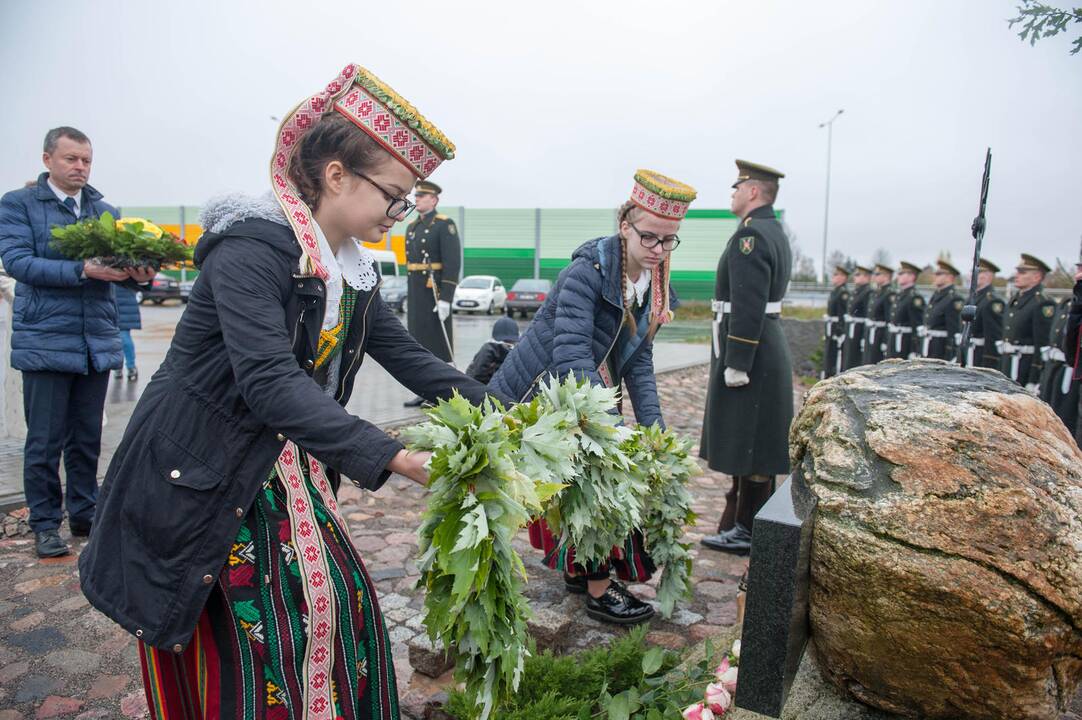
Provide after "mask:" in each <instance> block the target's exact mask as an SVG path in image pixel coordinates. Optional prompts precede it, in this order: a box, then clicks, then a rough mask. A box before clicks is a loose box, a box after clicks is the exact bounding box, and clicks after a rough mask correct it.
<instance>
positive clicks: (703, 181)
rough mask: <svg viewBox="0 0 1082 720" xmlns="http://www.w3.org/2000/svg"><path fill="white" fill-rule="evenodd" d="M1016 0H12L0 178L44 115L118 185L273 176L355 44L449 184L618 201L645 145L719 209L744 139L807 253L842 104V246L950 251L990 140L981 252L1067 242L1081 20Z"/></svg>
mask: <svg viewBox="0 0 1082 720" xmlns="http://www.w3.org/2000/svg"><path fill="white" fill-rule="evenodd" d="M1054 4H1055V3H1054ZM1059 4H1060V5H1063V3H1062V2H1060V3H1059ZM305 6H310V7H312V8H318V9H314V10H308V9H305ZM1013 14H1014V2H1012V1H1011V0H907V1H906V2H896V1H892V2H889V1H887V0H824V1H822V2H815V3H809V2H806V1H803V0H802V1H797V0H793V1H790V2H780V1H770V0H754V1H752V2H746V1H745V2H732V1H731V0H724V1H717V0H715V1H713V2H706V1H704V0H694V1H692V2H684V1H682V0H666V1H665V2H657V3H645V2H637V1H632V0H613V1H610V0H593V1H592V2H583V1H582V0H578V1H577V2H560V1H550V2H536V3H528V4H527V3H516V2H506V1H503V2H457V3H449V2H441V3H437V2H429V1H427V0H419V1H415V2H411V3H368V2H346V1H345V0H337V1H331V0H325V1H321V2H315V1H313V2H309V3H300V2H279V1H278V0H258V2H255V1H253V2H232V1H224V0H215V1H214V2H207V1H206V0H186V1H185V2H175V3H161V2H118V1H117V0H95V1H94V2H85V0H79V1H70V2H69V1H68V0H3V2H2V4H0V67H3V69H4V70H3V73H2V75H0V88H2V89H3V94H2V97H3V102H4V110H5V112H3V114H2V116H0V130H2V132H3V136H4V142H3V144H2V145H0V187H2V188H4V189H9V188H15V187H19V186H21V184H22V183H23V182H24V181H25V180H27V179H29V178H31V177H33V176H35V175H36V174H37V173H38V172H40V171H41V169H42V168H41V160H40V155H41V141H42V138H43V136H44V133H45V131H46V130H47V129H48V128H49V127H53V126H56V125H61V124H64V125H73V126H75V127H78V128H79V129H81V130H83V131H84V132H86V133H87V134H88V135H90V137H91V139H92V141H93V144H94V151H95V152H94V160H95V162H94V168H93V174H92V177H91V184H93V185H95V186H96V187H97V188H98V189H100V190H101V191H103V192H104V193H105V196H106V198H107V199H109V200H111V201H112V202H114V203H117V204H121V205H172V204H181V203H185V204H199V203H201V202H202V201H203V200H205V199H206V198H207V197H209V196H210V195H212V194H215V193H217V192H220V191H223V190H247V191H252V192H257V191H262V190H264V189H265V188H266V187H267V184H268V183H267V180H266V176H267V170H266V168H267V164H268V160H269V156H270V151H271V142H272V138H273V135H274V130H275V123H274V122H272V121H271V120H270V116H272V115H277V116H281V115H282V114H284V113H285V112H286V111H287V110H288V109H289V108H291V107H292V106H293V105H294V104H295V103H296V102H297V101H299V100H300V99H301V98H302V97H304V96H307V95H309V94H311V93H313V92H315V91H317V90H318V89H320V88H322V87H323V86H324V85H325V84H326V83H327V82H329V81H330V80H331V79H332V78H333V77H334V76H335V75H336V74H337V73H338V71H339V70H340V69H341V68H342V67H343V66H344V65H345V64H347V63H348V62H357V63H359V64H361V65H364V66H366V67H367V68H369V69H370V70H372V71H373V72H374V73H375V74H376V75H378V76H379V77H381V78H382V79H384V80H385V81H386V82H387V83H388V84H390V85H391V86H392V87H394V88H395V89H397V90H398V91H399V92H401V93H402V94H403V95H404V96H405V97H407V98H408V99H410V100H411V101H412V102H413V103H414V104H415V105H416V106H417V107H418V108H419V109H420V110H421V112H422V113H424V114H425V115H427V116H428V117H429V118H430V119H432V120H433V121H434V122H435V123H436V124H437V125H438V126H439V127H440V128H441V129H442V130H443V131H444V132H445V133H446V134H447V135H448V136H449V137H450V138H451V139H452V140H453V141H454V142H455V144H456V145H457V146H458V157H457V159H456V160H454V161H453V162H450V163H446V164H445V165H444V166H443V167H441V168H440V169H439V170H438V171H437V172H436V174H435V175H434V176H433V178H432V179H433V180H435V181H437V182H439V183H440V184H442V185H443V186H444V188H445V193H444V196H443V199H442V202H443V203H444V204H446V205H466V206H472V207H536V206H542V207H613V206H615V205H617V204H619V203H620V202H621V201H622V200H623V199H624V198H625V197H626V196H627V193H628V191H629V190H630V178H631V175H632V173H633V172H634V170H635V169H636V168H637V167H647V168H652V169H656V170H659V171H661V172H663V173H666V174H669V175H672V176H674V177H676V178H678V179H680V180H683V181H685V182H688V183H690V184H691V185H694V186H695V187H696V188H698V190H699V199H698V200H697V201H696V202H695V203H694V205H693V207H701V208H708V207H709V208H718V207H728V203H729V192H730V191H729V185H730V183H731V182H732V179H733V176H734V174H735V169H734V166H733V159H734V158H737V157H740V158H746V159H749V160H753V161H756V162H761V163H765V164H768V165H772V166H774V167H776V168H778V169H780V170H782V171H784V172H785V173H786V178H785V180H784V181H783V182H782V190H781V195H780V197H779V200H778V206H779V207H782V208H784V209H785V210H786V212H787V218H788V222H789V225H790V227H791V228H792V230H793V231H794V232H795V233H796V235H797V239H798V241H799V244H800V246H801V248H802V249H803V250H804V251H805V252H806V253H808V254H811V255H812V256H813V257H814V258H815V259H816V262H817V263H818V261H819V258H820V255H821V247H822V241H823V200H824V185H825V176H826V139H827V138H826V130H821V129H819V128H818V124H819V123H820V122H822V121H824V120H826V119H828V118H829V117H830V116H831V115H832V114H833V113H834V112H835V111H836V110H837V109H839V108H844V109H845V113H844V114H843V115H842V116H841V117H840V118H839V119H838V120H837V122H836V123H835V126H834V148H833V173H832V180H831V182H832V184H831V198H830V234H829V245H830V248H831V249H835V248H837V249H840V250H841V251H843V252H845V253H847V254H849V255H851V256H853V257H855V258H857V259H861V260H867V259H870V257H871V254H872V252H873V250H875V249H876V248H877V247H884V248H886V249H887V250H888V251H889V252H890V254H891V257H892V259H893V260H894V261H897V260H899V259H903V258H904V259H908V260H911V261H914V262H929V261H932V260H934V258H935V257H936V255H937V254H938V252H939V251H940V250H941V249H942V250H948V251H950V252H951V253H952V255H953V257H954V258H955V260H958V261H959V264H961V263H962V262H963V258H965V257H967V256H969V255H971V253H972V241H971V239H970V237H969V224H970V221H971V220H972V217H973V215H974V214H975V212H976V206H977V195H978V190H979V184H980V173H981V170H982V166H983V160H984V150H985V147H987V146H991V147H992V152H993V163H992V187H991V193H990V197H989V205H988V218H989V224H988V232H987V235H986V237H985V243H986V247H987V250H988V252H987V253H986V254H987V255H988V256H990V257H991V258H992V259H994V260H996V261H997V262H999V263H1000V264H1001V265H1003V266H1004V267H1007V266H1008V265H1013V264H1014V262H1015V261H1016V259H1017V253H1018V252H1019V251H1023V250H1025V251H1030V252H1034V253H1036V254H1038V255H1039V256H1041V257H1043V258H1045V259H1046V260H1047V261H1049V262H1052V260H1053V258H1056V257H1059V258H1062V259H1064V260H1065V261H1067V262H1071V261H1073V260H1074V259H1075V258H1076V257H1077V255H1078V252H1079V242H1080V237H1082V169H1080V168H1082V132H1080V131H1079V128H1080V127H1082V56H1071V55H1069V54H1068V49H1069V39H1070V38H1073V37H1075V36H1076V35H1077V34H1078V33H1079V32H1080V31H1082V30H1080V28H1079V27H1078V26H1077V25H1076V26H1075V27H1074V28H1072V31H1073V32H1072V33H1071V35H1070V36H1062V35H1061V36H1060V37H1056V38H1052V39H1049V40H1045V41H1042V42H1040V43H1038V45H1037V46H1036V47H1030V46H1029V45H1028V44H1026V43H1023V42H1022V41H1020V40H1019V39H1018V37H1017V36H1016V30H1011V29H1009V28H1008V27H1007V22H1006V19H1007V18H1009V17H1011V16H1012V15H1013ZM721 240H722V239H719V246H720V243H721ZM466 242H467V244H468V243H469V238H468V237H467V238H466Z"/></svg>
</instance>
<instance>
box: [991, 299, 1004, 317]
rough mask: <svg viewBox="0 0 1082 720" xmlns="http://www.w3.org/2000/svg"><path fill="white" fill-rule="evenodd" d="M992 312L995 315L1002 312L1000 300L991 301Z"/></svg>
mask: <svg viewBox="0 0 1082 720" xmlns="http://www.w3.org/2000/svg"><path fill="white" fill-rule="evenodd" d="M992 312H994V313H995V314H996V315H1002V314H1003V303H1001V302H994V303H992Z"/></svg>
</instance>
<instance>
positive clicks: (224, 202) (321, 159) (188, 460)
mask: <svg viewBox="0 0 1082 720" xmlns="http://www.w3.org/2000/svg"><path fill="white" fill-rule="evenodd" d="M453 156H454V146H453V145H451V143H450V142H449V141H448V140H447V138H445V137H444V136H443V134H442V133H440V131H439V130H437V129H436V128H435V127H433V126H432V125H431V124H430V123H429V122H428V121H427V120H425V118H424V117H422V116H421V115H420V114H419V113H418V112H417V111H416V110H415V109H414V108H413V106H412V105H410V104H409V103H408V102H407V101H406V100H405V99H403V98H402V97H400V96H399V95H398V94H397V93H395V92H394V91H393V90H392V89H390V88H389V87H387V86H386V85H385V84H383V83H382V82H381V81H380V80H379V79H378V78H376V77H375V76H373V75H372V74H371V73H369V72H368V71H367V70H365V69H364V68H361V67H359V66H357V65H348V66H347V67H346V68H345V69H344V70H343V71H342V73H341V74H339V76H338V77H336V78H335V79H334V80H333V81H332V82H331V83H330V84H329V85H327V86H326V89H325V90H323V91H321V92H319V93H317V94H315V95H313V96H311V97H309V98H307V99H305V100H304V101H303V102H302V103H301V104H300V105H298V106H297V107H296V108H294V110H293V111H292V112H290V113H289V114H288V115H287V116H286V118H285V120H284V121H283V122H282V125H281V127H280V128H279V130H278V136H277V144H276V147H275V151H274V154H273V156H272V158H271V167H270V178H269V179H270V182H271V189H272V192H273V195H268V196H265V197H262V198H247V197H241V196H229V197H225V198H219V199H217V200H215V201H213V202H211V203H208V205H207V206H205V207H204V217H203V224H204V226H205V227H206V228H207V229H208V231H209V232H207V234H205V235H203V237H202V238H201V239H200V241H199V245H198V246H197V248H196V251H195V260H196V263H197V264H198V265H199V266H200V270H201V272H200V275H199V279H198V280H196V282H195V286H194V287H193V288H192V294H191V298H190V301H189V303H188V305H187V307H186V309H185V312H184V316H183V317H182V318H181V320H180V323H179V324H178V325H177V329H176V333H175V335H174V337H173V341H172V345H171V346H170V348H169V353H168V355H167V356H166V359H165V362H164V363H163V364H162V366H161V369H160V370H159V371H158V372H157V373H155V375H154V378H153V380H152V381H151V382H150V385H149V386H148V387H147V388H146V391H145V392H144V394H143V396H142V399H141V400H140V402H139V404H138V406H137V407H136V408H135V411H134V412H133V414H132V422H131V423H130V424H129V425H128V428H127V430H126V432H125V435H124V439H123V441H122V442H121V444H120V446H119V447H118V448H117V451H116V454H115V455H114V457H113V462H112V464H111V465H110V467H109V471H108V473H107V475H106V477H105V482H104V484H103V485H102V489H101V499H100V501H99V502H98V509H97V513H98V514H97V516H96V517H95V519H94V532H93V534H92V535H91V538H90V542H89V544H88V545H87V546H86V549H85V550H84V551H83V553H82V555H81V557H80V558H79V569H80V577H81V581H82V588H83V592H84V593H85V595H86V596H87V598H88V599H89V600H90V602H91V603H92V604H93V605H94V606H95V607H97V608H98V609H99V610H101V611H102V612H103V613H104V614H105V615H107V616H108V617H109V618H111V619H112V620H114V621H115V622H117V623H118V624H120V625H121V626H123V627H124V628H125V629H126V630H128V631H129V632H131V633H132V634H133V635H135V636H136V637H137V638H138V639H139V641H140V642H139V655H140V659H141V661H142V669H143V681H144V686H145V689H146V695H147V701H148V705H149V707H150V713H151V717H152V718H154V720H171V719H172V718H185V719H186V720H219V719H222V720H225V719H228V720H234V719H240V718H243V719H245V720H302V719H303V720H397V719H398V718H399V709H398V693H397V691H396V688H395V677H394V666H393V663H392V658H391V644H390V642H389V639H388V635H387V631H386V628H385V625H384V622H383V618H382V615H381V614H380V607H379V602H378V599H377V596H376V590H375V586H374V585H373V582H372V579H371V578H370V577H369V575H368V573H367V571H366V570H365V567H364V563H363V562H362V560H361V557H360V554H359V553H358V551H357V549H356V547H354V545H353V542H352V541H351V539H350V532H349V528H348V526H347V524H346V521H345V518H344V517H343V513H342V512H341V511H340V509H339V506H338V501H337V496H338V487H339V484H340V482H341V480H342V478H343V477H348V478H349V479H350V480H351V481H352V482H353V483H354V484H356V485H358V486H360V487H363V488H365V489H368V490H376V489H378V488H379V487H380V486H381V485H382V484H383V483H384V482H385V481H386V480H387V478H388V476H389V475H390V474H391V473H392V472H396V473H399V474H401V475H404V476H405V477H408V478H409V479H411V480H414V481H416V482H418V483H420V484H425V483H426V482H427V473H426V471H425V469H424V464H425V462H426V460H427V459H428V454H427V453H409V452H407V451H406V450H405V448H404V447H403V446H402V445H401V443H399V442H398V441H397V440H396V439H394V438H392V437H389V436H388V435H387V434H386V433H384V432H382V431H381V430H380V429H379V428H378V427H376V426H375V425H372V424H371V423H368V422H366V421H364V420H362V419H361V418H358V417H355V416H353V415H351V414H350V413H348V412H347V411H346V409H345V407H344V406H345V405H346V403H347V402H348V400H349V397H350V393H351V392H352V389H353V384H354V381H355V379H356V376H357V371H358V369H359V368H360V365H361V362H362V359H363V357H364V356H365V355H371V356H372V357H373V358H374V359H375V360H376V361H378V362H379V363H380V364H381V365H383V366H384V367H386V368H388V369H389V370H390V372H391V373H392V374H393V375H394V376H395V379H397V380H398V381H399V382H401V383H402V384H403V385H405V386H406V387H408V388H409V389H410V390H412V391H414V392H415V393H417V394H418V395H420V396H422V397H424V398H425V399H427V400H429V401H435V400H436V399H437V398H448V397H450V396H451V394H452V392H453V391H454V390H455V389H457V390H459V391H460V392H461V393H462V394H463V395H464V396H465V397H467V398H468V399H470V400H471V401H472V402H475V403H479V402H482V401H483V400H484V398H485V396H486V388H485V386H484V385H482V384H481V383H479V382H477V381H475V380H473V379H471V378H469V377H466V376H465V375H463V374H461V373H460V372H458V371H457V370H455V369H454V368H452V367H450V366H449V365H448V364H447V363H445V362H443V361H441V360H439V359H438V358H436V357H434V356H433V355H432V354H431V353H430V352H428V351H427V350H425V349H424V348H423V347H421V346H420V345H418V344H417V342H416V341H414V340H413V338H412V337H410V335H409V333H407V332H406V329H405V328H404V327H402V324H401V323H400V322H399V321H398V318H396V317H395V315H394V313H393V312H391V311H390V309H389V308H388V307H387V306H386V305H385V304H384V303H383V301H382V300H381V299H380V295H379V272H378V266H377V265H376V263H375V262H374V260H375V258H374V257H373V255H372V253H371V252H370V251H369V250H367V249H366V247H365V246H364V245H362V244H361V241H364V242H373V241H377V240H379V239H380V238H381V236H382V235H383V234H384V233H386V232H387V230H389V229H390V227H391V226H392V225H393V224H394V223H395V222H396V221H401V220H402V219H403V218H405V217H406V215H407V214H408V213H409V211H410V210H411V209H412V205H413V203H412V202H410V200H409V199H408V197H407V196H408V195H409V193H410V191H411V189H412V188H413V186H414V183H415V181H416V180H417V179H419V178H425V177H427V176H428V175H429V174H430V173H432V171H433V170H435V169H436V167H437V166H439V165H440V163H441V162H443V161H444V160H448V159H450V158H452V157H453ZM500 399H504V398H500Z"/></svg>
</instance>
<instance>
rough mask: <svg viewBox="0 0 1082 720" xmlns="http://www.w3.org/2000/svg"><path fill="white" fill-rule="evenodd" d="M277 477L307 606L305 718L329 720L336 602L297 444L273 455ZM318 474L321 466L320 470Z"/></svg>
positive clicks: (309, 719) (331, 719) (292, 444)
mask: <svg viewBox="0 0 1082 720" xmlns="http://www.w3.org/2000/svg"><path fill="white" fill-rule="evenodd" d="M276 469H277V472H278V477H280V478H281V479H282V484H283V485H284V486H285V490H286V506H287V508H288V510H289V521H290V526H291V528H292V534H293V544H294V546H295V547H296V549H297V556H298V558H299V560H300V564H301V578H302V580H303V583H302V586H303V588H304V599H305V603H306V604H307V606H308V643H307V647H306V648H305V658H304V678H305V685H304V706H305V709H306V711H305V713H304V717H305V718H307V719H308V720H334V698H333V696H332V694H331V670H332V668H333V666H334V636H335V612H336V611H335V602H334V595H333V593H332V592H331V576H330V568H329V567H328V565H327V555H326V550H325V549H324V547H323V538H322V535H321V533H320V531H319V526H318V523H317V522H316V516H315V511H314V510H313V509H312V498H311V496H310V495H309V494H308V488H307V486H306V485H305V483H304V477H303V475H302V474H301V468H300V464H299V463H298V461H297V446H296V444H295V443H294V442H293V441H289V442H287V443H286V445H285V448H283V450H282V452H281V454H280V455H279V456H278V463H277V465H276ZM320 471H321V472H322V468H320Z"/></svg>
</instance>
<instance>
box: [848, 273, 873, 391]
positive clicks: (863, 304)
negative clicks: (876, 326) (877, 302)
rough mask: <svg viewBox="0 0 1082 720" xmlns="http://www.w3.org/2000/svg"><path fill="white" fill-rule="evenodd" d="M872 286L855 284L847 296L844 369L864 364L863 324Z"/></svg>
mask: <svg viewBox="0 0 1082 720" xmlns="http://www.w3.org/2000/svg"><path fill="white" fill-rule="evenodd" d="M871 299H872V286H871V285H867V284H865V285H857V286H856V287H855V288H853V294H852V295H850V296H849V307H847V308H846V310H845V369H846V370H848V369H849V368H855V367H859V366H861V365H863V364H864V326H865V323H866V322H867V321H868V306H869V305H871Z"/></svg>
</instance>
